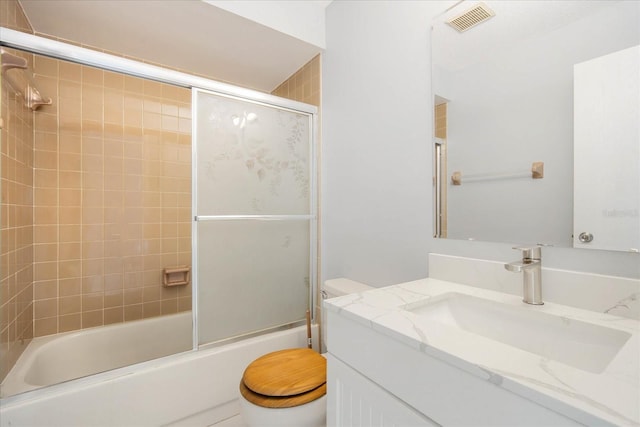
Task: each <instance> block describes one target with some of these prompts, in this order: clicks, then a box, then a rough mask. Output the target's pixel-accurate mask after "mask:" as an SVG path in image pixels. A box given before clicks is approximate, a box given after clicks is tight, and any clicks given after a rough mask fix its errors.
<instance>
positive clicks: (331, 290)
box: [322, 278, 373, 299]
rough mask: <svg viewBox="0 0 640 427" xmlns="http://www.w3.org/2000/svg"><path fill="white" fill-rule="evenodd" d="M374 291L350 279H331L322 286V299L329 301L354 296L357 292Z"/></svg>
mask: <svg viewBox="0 0 640 427" xmlns="http://www.w3.org/2000/svg"><path fill="white" fill-rule="evenodd" d="M369 289H373V288H372V287H371V286H368V285H365V284H364V283H360V282H356V281H354V280H350V279H343V278H340V279H331V280H325V282H324V283H323V284H322V298H323V299H329V298H335V297H340V296H342V295H349V294H354V293H356V292H364V291H367V290H369Z"/></svg>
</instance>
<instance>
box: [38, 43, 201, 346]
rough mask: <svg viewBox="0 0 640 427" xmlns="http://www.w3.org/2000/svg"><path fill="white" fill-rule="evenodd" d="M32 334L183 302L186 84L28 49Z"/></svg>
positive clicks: (173, 308) (175, 307) (187, 305)
mask: <svg viewBox="0 0 640 427" xmlns="http://www.w3.org/2000/svg"><path fill="white" fill-rule="evenodd" d="M34 71H35V74H36V76H35V77H36V81H37V83H38V86H39V88H40V90H41V92H42V93H43V94H45V96H52V97H53V99H54V104H53V105H51V106H46V107H42V108H41V109H40V110H39V111H38V112H37V113H36V114H35V159H34V167H35V170H34V176H35V185H34V187H35V188H34V195H35V196H34V197H35V200H34V206H35V207H34V336H42V335H49V334H54V333H58V332H66V331H71V330H76V329H83V328H89V327H94V326H100V325H106V324H111V323H118V322H123V321H129V320H137V319H142V318H147V317H153V316H158V315H162V314H171V313H176V312H178V311H184V310H190V309H191V285H188V286H186V287H177V288H166V287H163V286H162V269H163V268H166V267H174V266H177V265H190V264H191V92H190V91H189V90H187V89H183V88H178V87H174V86H171V85H166V84H161V83H157V82H153V81H149V80H143V79H140V78H136V77H130V76H124V75H121V74H116V73H112V72H108V71H102V70H99V69H96V68H92V67H87V66H81V65H78V64H73V63H70V62H65V61H59V60H54V59H50V58H46V57H42V56H36V58H35V64H34Z"/></svg>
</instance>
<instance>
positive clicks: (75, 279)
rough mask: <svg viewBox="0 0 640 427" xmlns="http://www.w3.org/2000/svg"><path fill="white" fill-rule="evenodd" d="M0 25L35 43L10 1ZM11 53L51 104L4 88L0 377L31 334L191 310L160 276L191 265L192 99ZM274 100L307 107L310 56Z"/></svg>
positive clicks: (178, 91)
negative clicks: (32, 102)
mask: <svg viewBox="0 0 640 427" xmlns="http://www.w3.org/2000/svg"><path fill="white" fill-rule="evenodd" d="M0 25H2V26H5V27H8V28H12V29H16V30H19V31H24V32H27V33H31V34H33V30H32V28H31V27H30V25H29V23H28V20H27V19H26V18H25V16H24V13H23V11H22V8H21V7H20V5H19V3H18V2H17V1H15V0H2V1H0ZM40 35H42V34H40ZM42 36H45V37H46V35H42ZM61 41H65V40H61ZM84 47H88V48H92V47H91V46H84ZM98 50H100V49H98ZM11 52H12V53H15V54H18V55H21V56H23V57H25V58H27V59H28V61H29V66H30V69H31V70H33V72H34V74H35V79H36V81H37V84H38V88H39V89H40V91H41V93H42V94H43V96H45V97H51V98H52V99H53V105H51V106H44V107H41V108H40V109H39V110H38V111H37V112H36V113H35V114H34V113H32V112H31V111H30V110H29V109H28V108H26V107H25V106H24V103H23V102H22V100H21V99H20V97H16V96H15V95H12V94H11V93H10V92H11V91H10V90H5V86H6V85H3V90H2V117H3V118H4V119H5V126H4V128H3V129H2V138H3V139H2V166H1V173H2V183H1V188H2V204H1V209H2V210H1V212H0V219H1V225H2V229H1V233H2V234H1V237H0V241H1V253H0V260H1V265H0V274H1V276H0V380H1V379H2V378H4V376H5V375H6V373H7V372H8V371H9V369H11V367H12V366H13V365H14V363H15V361H16V360H17V358H18V357H19V356H20V354H21V352H22V350H23V349H24V348H25V347H26V345H27V344H28V343H29V340H30V338H31V337H33V336H43V335H49V334H55V333H60V332H67V331H72V330H77V329H83V328H88V327H93V326H99V325H106V324H111V323H118V322H126V321H129V320H136V319H141V318H145V317H152V316H157V315H162V314H169V313H175V312H178V311H184V310H190V309H191V285H188V286H187V287H178V288H166V287H163V286H162V276H161V273H162V268H165V267H172V266H176V265H190V264H191V180H190V176H191V111H190V110H191V92H190V91H189V90H188V89H183V88H178V87H174V86H171V85H165V84H160V83H156V82H152V81H146V80H143V79H138V78H134V77H129V76H124V75H120V74H116V73H111V72H107V71H102V70H98V69H95V68H92V67H85V66H81V65H78V64H72V63H69V62H65V61H58V60H54V59H50V58H46V57H42V56H36V55H31V54H26V53H20V52H17V51H11ZM108 53H111V54H115V55H118V54H117V53H114V52H108ZM157 65H160V64H157ZM183 71H185V72H189V71H188V70H183ZM10 73H12V75H14V76H20V73H21V72H20V71H17V70H13V71H10ZM205 77H210V78H213V79H215V76H205ZM19 79H20V77H17V80H19ZM272 94H274V95H277V96H282V97H285V98H289V99H293V100H297V101H301V102H306V103H309V104H313V105H316V106H319V105H320V57H319V56H317V57H315V58H314V59H312V60H311V61H310V62H309V63H308V64H305V65H304V66H303V67H302V68H301V69H300V70H299V71H297V72H296V73H295V74H293V75H292V76H291V77H290V78H289V79H288V80H286V81H285V82H283V83H282V84H281V85H280V86H279V87H278V88H276V89H275V90H274V91H273V92H272ZM9 116H10V117H11V119H10V120H7V117H9Z"/></svg>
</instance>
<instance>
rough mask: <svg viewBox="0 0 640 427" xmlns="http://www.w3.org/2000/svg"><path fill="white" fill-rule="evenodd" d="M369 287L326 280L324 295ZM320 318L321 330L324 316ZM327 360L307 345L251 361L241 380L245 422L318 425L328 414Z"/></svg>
mask: <svg viewBox="0 0 640 427" xmlns="http://www.w3.org/2000/svg"><path fill="white" fill-rule="evenodd" d="M369 289H371V287H370V286H367V285H365V284H362V283H359V282H354V281H353V280H349V279H333V280H327V281H326V282H325V283H324V284H323V286H322V297H323V299H327V298H334V297H338V296H342V295H347V294H350V293H355V292H363V291H366V290H369ZM321 317H322V320H323V328H322V329H323V330H324V316H321ZM326 381H327V361H326V359H325V358H324V356H322V355H321V354H318V353H317V352H316V351H314V350H311V349H309V348H289V349H285V350H279V351H274V352H272V353H268V354H265V355H264V356H261V357H259V358H257V359H256V360H254V361H253V362H251V363H250V364H249V366H247V368H246V369H245V371H244V374H243V375H242V380H241V381H240V399H239V400H240V414H241V415H242V418H243V420H244V422H245V423H246V425H247V426H249V427H252V426H292V427H293V426H295V427H319V426H325V425H326V417H327V414H326V412H327V402H326V391H327V384H326Z"/></svg>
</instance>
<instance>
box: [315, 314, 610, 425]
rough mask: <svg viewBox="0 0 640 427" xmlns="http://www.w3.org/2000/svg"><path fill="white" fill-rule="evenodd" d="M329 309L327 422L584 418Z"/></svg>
mask: <svg viewBox="0 0 640 427" xmlns="http://www.w3.org/2000/svg"><path fill="white" fill-rule="evenodd" d="M327 314H328V319H327V323H328V330H327V336H328V342H327V348H328V351H329V354H328V365H327V385H328V387H327V426H328V427H333V426H337V427H349V426H361V427H365V426H367V427H368V426H399V427H400V426H402V427H408V426H435V425H444V426H448V425H458V426H461V425H467V426H477V425H491V426H527V425H528V426H542V425H544V426H578V425H584V424H582V423H577V422H575V421H573V420H571V419H569V418H566V417H564V416H562V415H559V414H557V413H555V412H554V411H552V410H549V409H547V408H544V407H542V406H540V405H537V404H535V403H533V402H531V401H528V400H526V399H523V398H522V397H520V396H517V395H515V394H513V393H510V392H508V391H506V390H503V389H501V388H500V387H499V386H498V384H494V383H492V379H491V378H489V379H488V380H485V379H480V378H477V377H476V376H474V375H472V374H470V373H469V372H465V371H464V370H463V369H460V367H456V366H455V365H452V364H450V363H447V362H444V361H442V360H439V359H437V358H433V357H429V356H428V355H425V354H424V353H422V352H421V351H419V350H418V349H414V348H411V347H410V346H409V345H406V344H404V343H400V342H398V341H397V340H395V339H393V338H391V337H389V336H385V335H384V334H383V333H379V332H376V331H374V330H372V329H371V328H370V327H367V326H364V325H362V324H360V323H359V322H357V321H353V320H350V319H347V318H345V317H343V316H341V315H340V314H337V313H334V312H331V311H327ZM495 381H498V380H497V379H496V380H495ZM605 425H606V424H605Z"/></svg>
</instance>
